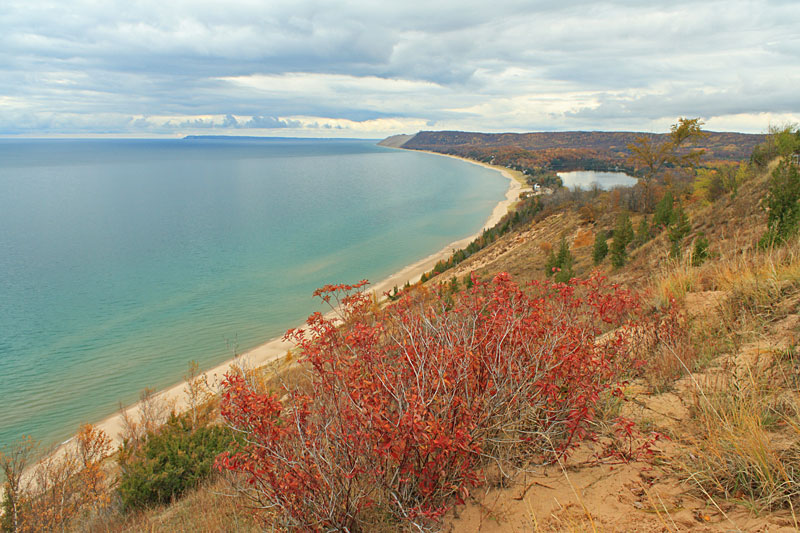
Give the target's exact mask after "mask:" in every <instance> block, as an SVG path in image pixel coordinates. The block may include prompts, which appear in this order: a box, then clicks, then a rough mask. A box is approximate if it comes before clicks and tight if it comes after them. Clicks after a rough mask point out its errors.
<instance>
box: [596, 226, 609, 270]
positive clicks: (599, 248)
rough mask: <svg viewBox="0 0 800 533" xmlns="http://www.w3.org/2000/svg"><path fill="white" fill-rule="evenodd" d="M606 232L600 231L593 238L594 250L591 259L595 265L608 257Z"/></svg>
mask: <svg viewBox="0 0 800 533" xmlns="http://www.w3.org/2000/svg"><path fill="white" fill-rule="evenodd" d="M606 239H607V237H606V232H605V231H603V230H600V231H598V232H597V235H595V237H594V248H593V249H592V259H593V260H594V264H595V265H599V264H600V263H602V262H603V259H605V257H606V256H607V255H608V243H607V242H606Z"/></svg>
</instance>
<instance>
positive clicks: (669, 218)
mask: <svg viewBox="0 0 800 533" xmlns="http://www.w3.org/2000/svg"><path fill="white" fill-rule="evenodd" d="M673 203H675V200H674V199H673V198H672V193H671V192H670V191H667V192H666V194H664V197H663V198H661V200H660V201H659V202H658V204H656V212H655V214H654V215H653V228H655V229H657V230H662V229H664V228H667V227H669V226H670V224H672V223H673V222H674V220H675V212H674V210H673V206H672V204H673Z"/></svg>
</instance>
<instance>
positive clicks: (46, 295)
mask: <svg viewBox="0 0 800 533" xmlns="http://www.w3.org/2000/svg"><path fill="white" fill-rule="evenodd" d="M507 185H508V183H507V181H506V180H505V179H504V178H502V177H501V176H500V175H499V174H498V173H496V172H494V171H491V170H487V169H484V168H481V167H478V166H475V165H471V164H467V163H463V162H460V161H457V160H453V159H450V158H446V157H439V156H434V155H429V154H422V153H414V152H405V151H400V150H391V149H386V148H381V147H377V146H374V145H373V143H371V142H363V141H309V140H271V141H252V140H250V141H245V140H241V141H240V140H156V141H151V140H137V141H130V140H124V141H123V140H103V141H97V140H46V141H45V140H34V141H32V140H0V395H1V396H2V399H3V408H2V409H0V448H2V447H4V446H5V445H7V444H9V443H10V442H12V441H13V440H15V439H16V438H18V437H19V436H20V435H21V434H30V435H33V436H34V437H35V438H38V439H42V440H43V441H44V442H46V443H52V442H56V441H58V440H63V439H64V438H66V437H68V436H69V435H71V434H72V433H73V432H74V431H75V429H76V428H77V426H78V424H79V423H81V422H83V421H96V420H98V419H100V418H102V417H104V416H106V415H108V414H111V413H112V412H114V411H115V410H116V406H117V404H118V402H123V403H130V402H132V401H134V400H135V399H136V398H137V396H138V392H139V391H140V390H141V389H142V388H144V387H156V388H163V387H166V386H169V385H171V384H173V383H175V382H176V381H178V380H179V379H180V377H181V376H182V374H183V373H184V372H185V370H186V365H187V362H188V361H190V360H192V359H194V360H197V361H198V362H200V364H201V366H202V367H204V368H208V367H209V366H211V365H212V364H216V363H219V362H221V361H223V360H225V359H228V358H230V357H231V356H232V354H233V351H234V349H236V350H237V351H239V352H241V351H244V350H247V349H249V348H252V347H254V346H256V345H258V344H260V343H262V342H264V341H266V340H269V339H270V338H273V337H275V336H277V335H281V334H283V333H284V332H285V330H286V329H287V328H289V327H293V326H295V325H297V324H298V323H300V322H301V321H302V320H303V319H304V318H305V317H306V316H307V315H308V314H309V313H311V312H313V311H315V310H317V309H318V308H319V307H318V305H317V304H316V303H315V301H314V300H313V299H312V298H311V293H312V292H313V290H314V289H315V288H317V287H319V286H321V285H323V284H325V283H334V282H352V281H357V280H359V279H362V278H368V279H370V280H373V281H379V280H380V279H382V278H385V277H386V276H388V275H390V274H392V273H393V272H395V271H397V270H399V269H400V268H401V267H403V266H404V265H406V264H408V263H411V262H413V261H415V260H417V259H419V258H421V257H423V256H425V255H428V254H430V253H433V252H435V251H437V250H439V249H441V248H442V247H444V246H446V245H447V244H448V243H450V242H452V241H454V240H456V239H458V238H461V237H464V236H466V235H469V234H471V233H474V232H476V231H478V230H479V229H480V228H481V226H482V224H483V222H484V221H485V219H486V218H487V217H488V215H489V213H490V212H491V210H492V208H493V206H494V205H495V204H496V203H497V202H498V201H499V200H500V199H501V198H502V197H503V193H504V191H505V189H506V188H507Z"/></svg>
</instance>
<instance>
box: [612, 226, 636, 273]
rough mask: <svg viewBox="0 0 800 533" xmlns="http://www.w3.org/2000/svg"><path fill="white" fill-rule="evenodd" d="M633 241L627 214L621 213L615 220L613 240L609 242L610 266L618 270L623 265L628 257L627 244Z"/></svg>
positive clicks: (631, 227) (631, 228)
mask: <svg viewBox="0 0 800 533" xmlns="http://www.w3.org/2000/svg"><path fill="white" fill-rule="evenodd" d="M632 240H633V224H631V219H630V217H628V214H627V213H622V214H621V215H619V218H617V226H616V227H615V228H614V238H613V240H612V241H611V264H612V265H614V266H615V267H617V268H619V267H621V266H623V265H624V264H625V260H626V259H627V257H628V253H627V248H628V244H630V242H631V241H632Z"/></svg>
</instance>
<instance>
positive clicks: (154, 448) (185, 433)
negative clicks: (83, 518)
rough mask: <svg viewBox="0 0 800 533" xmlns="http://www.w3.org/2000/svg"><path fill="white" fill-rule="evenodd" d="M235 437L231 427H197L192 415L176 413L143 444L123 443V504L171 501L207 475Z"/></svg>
mask: <svg viewBox="0 0 800 533" xmlns="http://www.w3.org/2000/svg"><path fill="white" fill-rule="evenodd" d="M233 440H234V439H233V436H232V434H231V432H230V430H229V429H228V428H225V427H222V426H213V425H200V426H199V427H196V428H194V429H193V428H192V424H191V420H190V419H189V417H187V416H185V415H184V416H180V417H179V416H175V415H173V416H172V417H171V418H170V420H169V421H168V422H167V424H166V425H164V426H163V427H162V428H160V429H158V430H157V431H155V432H153V433H150V434H148V435H147V437H146V439H145V441H144V443H143V444H142V445H140V446H139V447H137V448H133V447H130V446H129V445H128V443H126V444H125V445H124V446H123V450H122V452H121V453H120V459H119V464H120V468H121V475H120V483H119V489H118V490H119V494H120V497H121V498H122V503H123V504H124V505H125V507H131V508H138V507H145V506H148V505H153V504H157V503H168V502H169V501H171V500H172V499H173V498H175V497H178V496H180V495H181V494H183V493H184V492H185V491H186V490H187V489H190V488H193V487H195V486H196V485H197V484H198V483H199V482H200V481H202V480H203V479H204V478H206V477H207V476H208V475H209V474H210V473H211V467H212V465H213V464H214V460H215V459H216V457H217V455H219V454H220V453H222V452H223V451H226V450H228V449H229V448H230V446H231V444H232V443H233Z"/></svg>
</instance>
